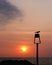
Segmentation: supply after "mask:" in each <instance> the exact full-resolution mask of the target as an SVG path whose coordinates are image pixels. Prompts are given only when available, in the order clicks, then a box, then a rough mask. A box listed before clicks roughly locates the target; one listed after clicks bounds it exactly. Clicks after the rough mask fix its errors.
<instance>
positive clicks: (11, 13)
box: [0, 0, 22, 25]
mask: <svg viewBox="0 0 52 65" xmlns="http://www.w3.org/2000/svg"><path fill="white" fill-rule="evenodd" d="M21 16H22V12H21V10H19V8H18V7H16V6H14V5H12V4H11V3H9V2H7V0H0V25H3V24H7V23H9V20H11V19H14V18H16V17H17V18H18V17H21Z"/></svg>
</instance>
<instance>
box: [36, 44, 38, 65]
mask: <svg viewBox="0 0 52 65" xmlns="http://www.w3.org/2000/svg"><path fill="white" fill-rule="evenodd" d="M36 65H38V43H36Z"/></svg>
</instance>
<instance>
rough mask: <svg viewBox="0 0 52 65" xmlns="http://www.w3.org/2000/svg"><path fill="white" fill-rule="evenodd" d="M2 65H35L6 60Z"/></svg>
mask: <svg viewBox="0 0 52 65" xmlns="http://www.w3.org/2000/svg"><path fill="white" fill-rule="evenodd" d="M0 65H34V64H32V63H30V62H29V61H27V60H20V61H19V60H4V61H2V62H0Z"/></svg>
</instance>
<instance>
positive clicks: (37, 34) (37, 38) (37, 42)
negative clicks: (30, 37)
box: [34, 31, 41, 65]
mask: <svg viewBox="0 0 52 65" xmlns="http://www.w3.org/2000/svg"><path fill="white" fill-rule="evenodd" d="M39 32H40V31H37V32H35V35H34V44H36V64H37V65H38V44H40V43H41V40H40V34H39Z"/></svg>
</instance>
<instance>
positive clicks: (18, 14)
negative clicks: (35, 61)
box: [0, 0, 52, 57]
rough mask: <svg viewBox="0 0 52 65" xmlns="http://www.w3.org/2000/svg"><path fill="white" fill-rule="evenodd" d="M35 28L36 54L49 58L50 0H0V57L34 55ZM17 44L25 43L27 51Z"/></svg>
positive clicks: (51, 38)
mask: <svg viewBox="0 0 52 65" xmlns="http://www.w3.org/2000/svg"><path fill="white" fill-rule="evenodd" d="M38 30H40V31H41V32H40V36H41V44H40V45H39V57H52V1H51V0H0V57H35V56H36V45H35V44H34V34H35V32H36V31H38ZM21 46H27V48H28V50H27V52H25V53H24V52H22V51H20V47H21ZM31 51H32V52H31Z"/></svg>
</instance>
